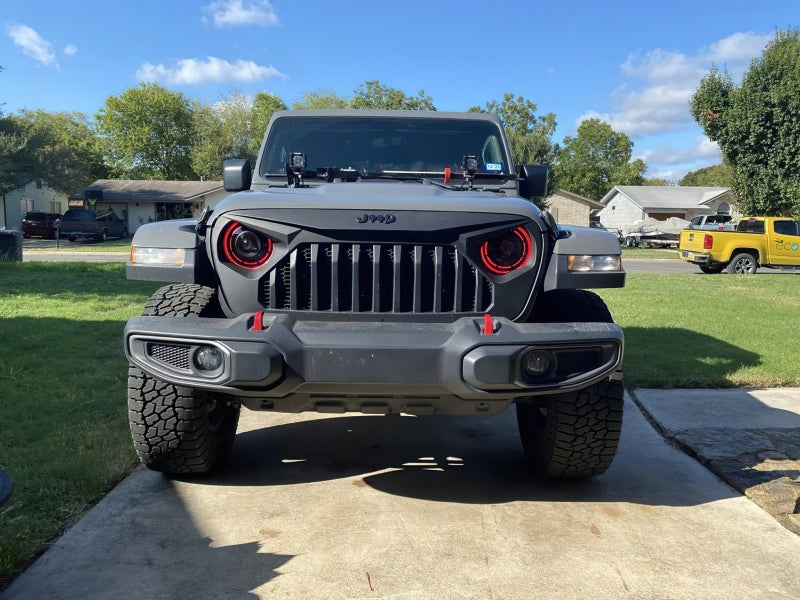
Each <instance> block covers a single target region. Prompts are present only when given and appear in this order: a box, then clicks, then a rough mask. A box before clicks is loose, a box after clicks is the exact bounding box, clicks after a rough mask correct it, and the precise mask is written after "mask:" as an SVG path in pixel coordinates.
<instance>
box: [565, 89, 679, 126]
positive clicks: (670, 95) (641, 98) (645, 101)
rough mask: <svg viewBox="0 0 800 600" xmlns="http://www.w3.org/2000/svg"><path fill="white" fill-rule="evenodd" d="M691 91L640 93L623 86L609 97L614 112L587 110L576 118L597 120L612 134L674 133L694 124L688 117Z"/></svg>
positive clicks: (649, 91) (656, 90) (654, 90)
mask: <svg viewBox="0 0 800 600" xmlns="http://www.w3.org/2000/svg"><path fill="white" fill-rule="evenodd" d="M693 93H694V89H693V88H671V87H669V86H667V85H662V86H653V87H649V88H646V89H644V90H642V91H641V92H631V91H628V90H627V88H626V87H624V86H623V87H622V88H620V89H618V90H617V91H615V92H614V93H613V94H612V100H613V101H614V104H615V106H616V107H617V110H616V111H615V112H612V113H598V112H596V111H588V112H586V113H584V114H583V115H581V116H580V117H579V118H578V123H580V122H581V121H583V120H585V119H600V120H601V121H605V122H606V123H608V124H609V125H611V127H612V129H614V130H615V131H622V132H624V133H625V134H627V135H629V136H639V135H648V134H654V133H661V132H664V131H677V130H680V129H683V128H685V127H686V126H688V125H691V124H692V123H693V120H692V117H691V116H690V115H689V100H690V99H691V96H692V94H693Z"/></svg>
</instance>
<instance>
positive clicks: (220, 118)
mask: <svg viewBox="0 0 800 600" xmlns="http://www.w3.org/2000/svg"><path fill="white" fill-rule="evenodd" d="M284 108H286V105H285V104H284V103H283V101H282V100H281V99H280V98H278V97H277V96H275V95H272V94H266V93H264V92H259V93H258V94H256V96H255V97H254V98H252V99H251V98H249V97H248V96H246V95H244V94H241V93H234V94H233V95H232V96H230V97H228V98H226V99H224V100H222V101H221V102H217V103H215V104H213V105H204V104H199V103H198V104H195V107H194V127H195V132H196V137H195V141H194V144H193V145H192V168H193V169H194V171H195V173H196V174H197V175H198V176H200V177H204V178H206V179H221V178H222V161H223V160H225V159H226V158H234V157H235V158H247V159H250V163H251V164H252V165H255V162H256V157H257V156H258V150H259V147H260V145H261V140H262V138H263V136H264V131H265V130H266V128H267V123H268V122H269V119H270V117H271V116H272V113H274V112H275V111H276V110H280V109H284Z"/></svg>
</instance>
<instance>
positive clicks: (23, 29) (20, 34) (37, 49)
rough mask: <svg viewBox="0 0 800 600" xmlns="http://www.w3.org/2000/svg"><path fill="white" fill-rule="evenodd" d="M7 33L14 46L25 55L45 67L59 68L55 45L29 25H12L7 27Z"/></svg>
mask: <svg viewBox="0 0 800 600" xmlns="http://www.w3.org/2000/svg"><path fill="white" fill-rule="evenodd" d="M6 31H7V32H8V35H10V36H11V39H12V40H14V45H16V46H17V47H18V48H19V49H20V50H22V53H23V54H25V55H27V56H30V57H31V58H32V59H34V60H36V61H39V62H40V63H42V65H44V66H45V67H49V66H50V65H54V66H56V67H57V66H58V63H56V55H55V53H54V52H53V44H51V43H50V42H48V41H47V40H46V39H44V38H43V37H42V36H40V35H39V34H38V33H36V31H35V30H34V29H31V28H30V27H28V26H27V25H17V24H15V23H12V24H11V25H8V26H7V27H6Z"/></svg>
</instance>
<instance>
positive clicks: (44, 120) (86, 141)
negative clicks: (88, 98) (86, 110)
mask: <svg viewBox="0 0 800 600" xmlns="http://www.w3.org/2000/svg"><path fill="white" fill-rule="evenodd" d="M3 121H5V122H6V126H5V128H4V129H5V130H6V135H5V136H3V137H4V141H3V142H0V146H2V147H3V150H0V153H2V154H3V155H4V156H5V158H4V159H2V162H3V163H5V164H4V167H6V168H9V169H10V172H11V173H13V180H14V182H15V183H16V184H17V185H19V184H21V183H26V182H27V181H31V180H33V179H43V180H45V181H46V182H47V183H48V185H49V186H51V187H52V188H54V189H56V190H58V191H60V192H64V193H67V194H70V193H74V192H76V191H79V190H81V189H83V188H84V187H85V186H86V185H88V184H89V183H91V182H92V181H94V180H95V179H99V178H102V177H104V176H105V173H106V169H105V167H104V164H103V161H102V156H101V154H100V151H99V149H98V145H97V137H96V135H95V133H94V130H93V128H92V126H91V125H90V123H89V122H88V120H87V119H86V117H85V115H83V114H82V113H75V112H73V113H68V112H57V113H49V112H46V111H44V110H35V111H31V110H22V111H20V113H19V114H16V115H11V116H9V117H6V118H5V119H3ZM9 163H10V164H9ZM6 165H7V166H6ZM2 170H3V171H5V170H6V169H5V168H3V169H2Z"/></svg>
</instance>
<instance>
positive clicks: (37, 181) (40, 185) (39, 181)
mask: <svg viewBox="0 0 800 600" xmlns="http://www.w3.org/2000/svg"><path fill="white" fill-rule="evenodd" d="M36 189H37V190H40V189H42V180H41V179H37V180H36Z"/></svg>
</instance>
